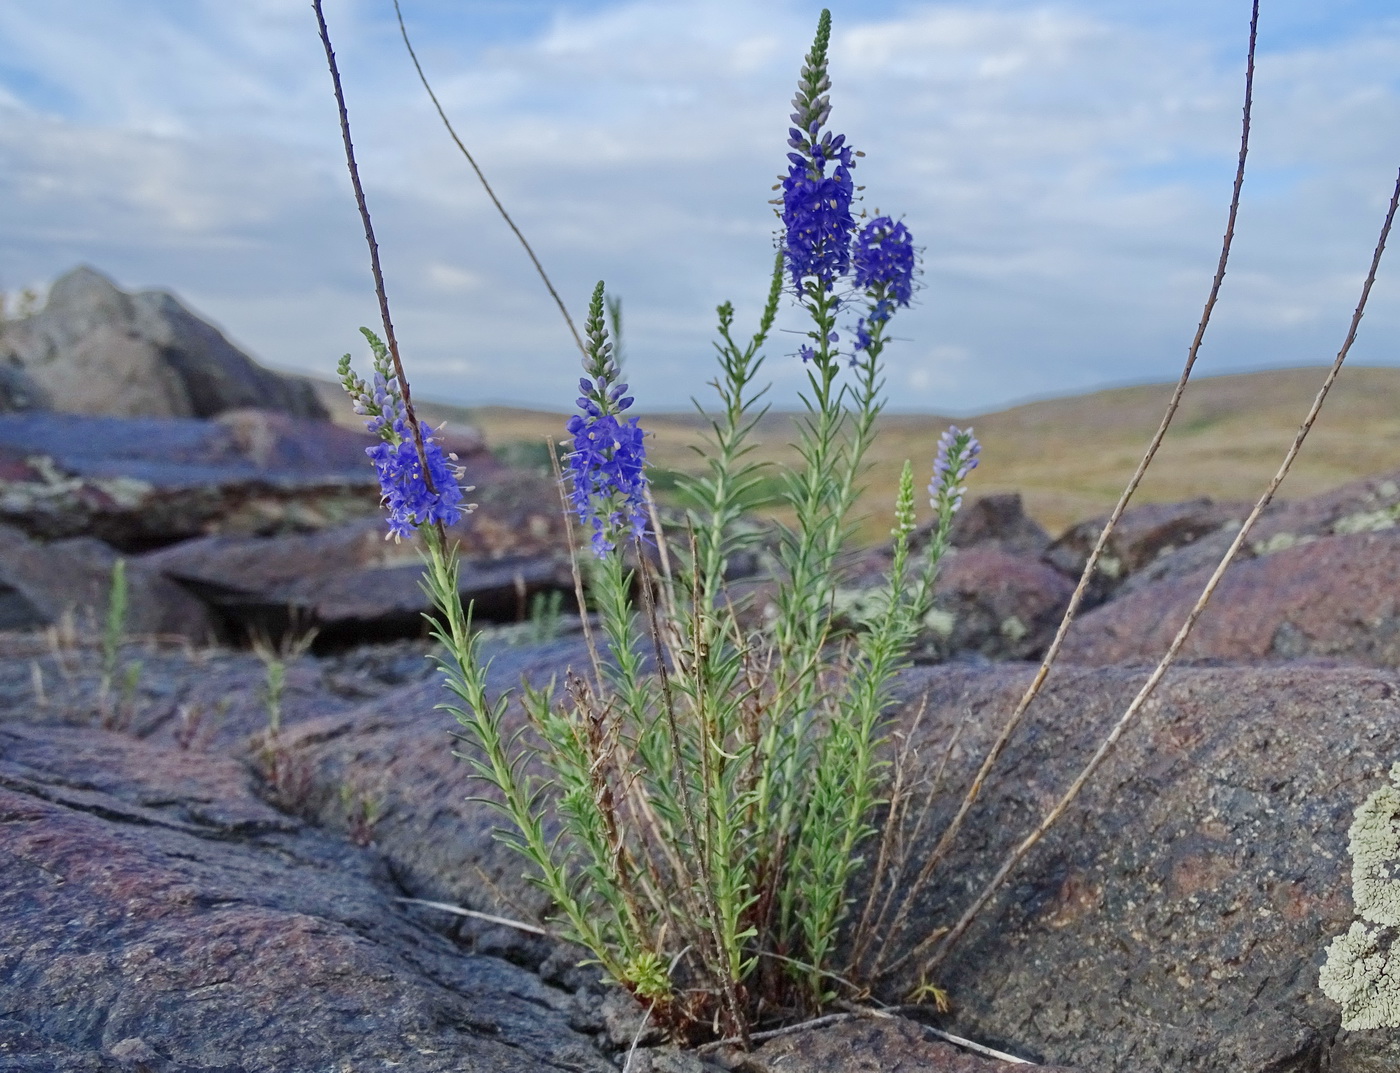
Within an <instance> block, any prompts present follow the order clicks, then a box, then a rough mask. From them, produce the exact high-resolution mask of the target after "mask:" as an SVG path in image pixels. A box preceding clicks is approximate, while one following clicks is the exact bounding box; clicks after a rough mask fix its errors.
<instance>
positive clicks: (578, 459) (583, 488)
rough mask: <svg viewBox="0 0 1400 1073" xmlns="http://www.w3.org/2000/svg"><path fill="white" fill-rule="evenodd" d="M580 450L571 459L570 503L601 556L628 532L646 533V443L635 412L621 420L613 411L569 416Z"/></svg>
mask: <svg viewBox="0 0 1400 1073" xmlns="http://www.w3.org/2000/svg"><path fill="white" fill-rule="evenodd" d="M567 427H568V431H569V434H570V435H571V436H573V444H574V449H573V451H571V452H570V453H569V455H568V456H567V457H566V459H565V462H566V465H567V469H568V475H569V484H570V487H569V502H570V504H571V505H572V506H573V508H574V510H575V511H576V512H577V513H578V516H579V520H580V521H581V522H582V523H583V524H584V525H585V526H587V527H589V528H591V529H592V531H593V532H592V543H593V552H594V554H596V555H597V556H598V557H599V558H602V557H603V556H605V555H606V554H607V553H608V552H610V551H612V549H613V548H614V547H615V545H616V542H617V539H618V537H619V536H621V535H622V534H624V533H629V534H630V535H632V536H636V537H640V536H643V535H644V534H645V532H646V523H645V521H644V518H645V511H646V498H645V497H646V486H647V478H646V448H645V445H644V443H643V435H644V434H643V432H642V430H641V428H640V427H638V425H637V419H636V418H635V417H633V418H630V419H629V420H627V421H625V422H624V421H619V420H618V419H617V417H616V416H615V415H613V414H578V415H575V416H574V417H571V418H569V423H568V426H567Z"/></svg>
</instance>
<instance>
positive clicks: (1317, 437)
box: [326, 367, 1400, 541]
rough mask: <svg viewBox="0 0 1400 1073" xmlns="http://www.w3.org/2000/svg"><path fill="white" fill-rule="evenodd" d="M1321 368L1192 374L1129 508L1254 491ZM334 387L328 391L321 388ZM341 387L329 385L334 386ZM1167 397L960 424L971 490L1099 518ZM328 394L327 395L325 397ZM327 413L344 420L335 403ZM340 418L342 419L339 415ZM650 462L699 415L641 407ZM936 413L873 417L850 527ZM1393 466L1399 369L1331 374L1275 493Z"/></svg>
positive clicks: (788, 439) (696, 439) (558, 423)
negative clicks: (970, 437) (973, 459)
mask: <svg viewBox="0 0 1400 1073" xmlns="http://www.w3.org/2000/svg"><path fill="white" fill-rule="evenodd" d="M1322 377H1323V371H1322V370H1321V369H1311V368H1309V369H1286V370H1280V371H1274V372H1263V373H1246V374H1242V375H1238V376H1222V377H1213V378H1208V379H1202V380H1198V381H1195V382H1193V383H1192V385H1191V386H1190V387H1189V388H1188V389H1187V392H1186V396H1185V399H1184V400H1183V402H1182V406H1181V410H1180V412H1179V413H1178V415H1177V419H1176V422H1175V423H1174V425H1173V427H1172V431H1171V432H1170V433H1168V435H1167V439H1166V441H1165V443H1164V444H1163V446H1162V450H1161V453H1160V454H1159V456H1158V458H1157V461H1156V463H1155V464H1154V465H1153V468H1152V470H1150V471H1149V473H1148V475H1147V478H1146V479H1145V481H1144V482H1143V485H1142V489H1141V491H1140V492H1139V494H1138V498H1137V500H1136V502H1139V503H1149V502H1171V501H1175V500H1180V499H1189V498H1191V497H1193V496H1200V495H1206V496H1211V497H1212V498H1215V499H1224V500H1229V499H1253V498H1254V497H1255V496H1256V495H1258V493H1259V490H1260V489H1261V488H1262V487H1263V486H1264V485H1265V484H1266V483H1267V482H1268V480H1269V478H1270V477H1271V476H1272V475H1273V472H1274V470H1275V469H1276V468H1277V466H1278V460H1279V458H1280V457H1281V456H1282V454H1283V452H1284V450H1285V448H1286V447H1287V445H1288V444H1289V443H1290V442H1291V441H1292V438H1293V434H1294V432H1295V431H1296V429H1297V425H1298V422H1299V420H1301V418H1302V416H1303V415H1304V413H1305V412H1306V411H1307V408H1308V405H1309V404H1310V403H1311V401H1312V398H1313V395H1314V394H1315V393H1316V391H1317V388H1318V385H1319V384H1320V383H1321V382H1322ZM332 386H333V385H326V387H327V389H330V388H331V387H332ZM334 390H335V391H337V392H338V391H339V388H335V389H334ZM1170 394H1171V388H1170V386H1169V385H1165V384H1160V385H1159V384H1152V385H1147V386H1143V387H1130V388H1115V389H1112V390H1109V391H1099V392H1094V393H1092V394H1089V395H1077V396H1074V397H1071V398H1064V399H1050V400H1047V401H1043V402H1033V403H1027V404H1026V405H1024V406H1016V407H1013V408H1012V409H1009V410H1000V411H997V412H995V413H990V414H983V415H980V416H977V417H972V418H964V419H959V420H958V421H957V423H958V424H961V425H964V426H966V425H969V424H971V425H974V426H975V427H976V429H977V435H978V438H979V439H980V440H981V441H982V445H983V447H982V459H983V461H982V465H981V467H980V468H979V469H978V470H977V471H976V473H975V474H973V477H972V492H973V494H985V493H988V492H1002V491H1007V492H1020V493H1021V494H1022V496H1023V497H1024V498H1025V502H1026V506H1027V509H1028V510H1029V512H1030V513H1031V514H1032V515H1033V516H1035V517H1036V519H1037V520H1039V521H1040V522H1041V524H1042V525H1044V526H1045V527H1046V528H1047V529H1049V530H1050V531H1051V532H1052V533H1055V532H1059V531H1060V530H1062V529H1064V528H1065V527H1067V526H1069V525H1071V524H1073V523H1074V522H1077V521H1081V520H1083V519H1085V518H1088V517H1092V516H1094V515H1096V514H1102V513H1107V511H1108V510H1109V509H1110V508H1111V507H1112V505H1113V502H1114V500H1115V499H1116V498H1117V496H1118V494H1119V492H1120V491H1121V490H1122V487H1123V484H1124V483H1125V482H1126V481H1127V479H1128V477H1129V476H1130V475H1131V473H1132V471H1133V467H1134V466H1135V465H1136V464H1137V461H1138V458H1139V457H1140V456H1141V453H1142V450H1143V447H1144V446H1145V445H1146V443H1147V441H1148V439H1149V438H1150V437H1151V435H1152V433H1153V431H1154V430H1155V429H1156V426H1157V422H1158V420H1159V419H1160V417H1161V413H1162V409H1163V407H1165V405H1166V401H1167V399H1168V397H1169V396H1170ZM326 398H327V401H328V402H330V400H331V395H330V394H329V392H328V393H327V395H326ZM332 405H333V406H334V407H335V408H334V410H333V412H335V413H336V414H337V417H338V418H340V417H341V415H342V414H344V416H345V417H346V418H351V417H353V415H350V414H349V413H348V408H347V407H345V406H344V404H343V403H342V402H340V401H339V400H337V401H336V402H334V403H332ZM420 410H421V412H422V413H423V415H424V417H425V419H426V420H428V421H430V422H432V423H433V424H437V423H439V422H441V421H448V422H450V423H469V424H473V425H475V426H476V427H478V428H479V429H481V431H482V432H483V433H484V434H485V436H486V438H487V441H488V442H489V443H490V444H491V445H492V446H493V447H495V446H500V445H502V444H505V443H509V442H511V441H533V442H536V443H538V442H541V441H542V440H543V439H545V438H546V437H550V438H554V439H556V440H557V439H558V438H559V437H560V436H562V434H563V424H564V421H565V417H564V416H563V415H561V414H557V413H546V412H542V411H536V410H523V409H514V408H510V407H501V406H485V407H476V408H462V407H455V406H444V405H439V404H433V403H423V404H421V405H420ZM347 423H348V422H347ZM641 423H642V426H643V427H644V428H646V429H647V431H648V432H649V433H651V436H652V439H651V441H650V444H649V452H650V457H651V459H652V461H653V463H654V464H655V465H657V466H660V467H663V468H665V469H673V470H680V471H684V472H695V471H697V470H698V469H699V467H700V464H701V463H700V460H699V456H698V455H697V454H696V453H695V451H694V450H693V448H695V447H697V446H700V445H701V444H702V443H703V440H702V433H703V429H704V423H703V421H702V419H701V418H699V417H698V416H697V415H694V414H647V415H643V416H642V418H641ZM949 423H950V420H949V419H948V418H945V417H939V416H934V415H926V414H918V415H913V414H896V415H889V416H886V417H884V418H883V419H882V420H881V422H880V426H879V429H880V431H879V435H878V436H877V438H876V441H875V445H874V447H873V449H872V452H871V458H870V462H871V469H870V478H869V490H868V491H867V493H866V496H865V498H864V499H863V500H862V504H861V508H862V509H863V510H864V511H866V512H867V514H868V517H867V519H866V522H865V524H864V525H863V527H862V531H861V535H862V536H863V537H864V538H865V539H867V540H871V541H874V540H880V539H883V537H884V536H885V531H886V529H887V528H888V525H889V521H888V516H889V512H890V506H891V505H892V504H893V502H894V492H895V484H896V481H897V479H898V476H899V469H900V466H901V465H902V464H903V462H904V459H905V458H911V459H913V460H914V462H915V464H916V466H921V467H927V466H929V465H930V464H931V463H932V459H933V452H934V449H935V445H936V442H937V439H938V435H939V433H940V432H941V431H942V430H943V428H945V427H946V426H947V425H948V424H949ZM755 440H756V442H757V443H758V444H759V450H758V457H760V458H762V459H763V460H765V461H769V462H771V463H772V464H773V466H774V467H775V470H776V469H777V468H779V467H783V466H790V465H793V464H794V463H795V462H796V461H797V456H796V452H795V451H794V450H793V448H792V447H791V444H792V442H793V440H794V430H793V425H792V416H791V415H788V414H773V415H770V416H769V417H768V418H767V419H766V420H765V421H764V422H763V424H762V425H761V426H760V427H759V429H758V430H757V432H756V436H755ZM1396 469H1400V369H1390V368H1359V367H1358V368H1352V369H1347V370H1344V371H1343V372H1342V375H1341V379H1340V380H1339V381H1338V383H1337V386H1336V388H1335V389H1334V390H1333V392H1332V396H1331V398H1330V399H1329V402H1328V407H1327V409H1326V410H1325V411H1324V412H1323V416H1322V418H1321V420H1320V421H1319V422H1318V426H1317V428H1316V429H1315V430H1314V432H1313V434H1312V437H1311V438H1310V439H1309V441H1308V444H1307V446H1306V447H1305V448H1304V450H1303V453H1302V455H1301V456H1300V457H1299V459H1298V463H1297V465H1296V466H1295V467H1294V470H1293V472H1292V474H1291V475H1290V477H1289V479H1288V483H1287V484H1285V485H1284V488H1283V491H1284V493H1285V494H1286V496H1288V497H1291V498H1304V497H1306V496H1310V495H1315V494H1317V493H1319V492H1322V491H1325V490H1327V489H1329V488H1334V487H1336V486H1337V485H1340V484H1344V483H1346V482H1348V481H1351V480H1355V479H1357V478H1359V477H1365V476H1369V475H1373V474H1377V473H1384V472H1388V471H1393V470H1396Z"/></svg>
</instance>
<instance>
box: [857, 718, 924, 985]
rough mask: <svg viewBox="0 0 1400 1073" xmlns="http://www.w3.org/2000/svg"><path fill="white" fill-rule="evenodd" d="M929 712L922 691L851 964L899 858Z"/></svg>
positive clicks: (865, 943)
mask: <svg viewBox="0 0 1400 1073" xmlns="http://www.w3.org/2000/svg"><path fill="white" fill-rule="evenodd" d="M927 713H928V693H927V692H925V693H924V695H923V697H922V698H921V699H920V701H919V710H918V711H917V712H916V713H915V715H914V721H913V723H912V724H911V725H910V727H909V729H908V731H907V732H906V733H905V735H904V741H903V742H902V743H901V745H900V748H899V750H898V752H897V753H896V754H895V760H894V779H893V781H892V783H891V784H890V802H889V811H888V812H886V814H885V822H884V824H883V826H882V829H881V831H880V849H879V852H878V853H877V854H876V856H875V867H874V870H873V871H872V872H871V874H870V890H869V892H868V893H867V894H866V896H865V905H864V906H863V907H862V908H861V913H860V922H859V923H858V924H857V925H856V929H855V940H854V942H853V944H852V946H853V947H854V949H853V952H852V954H851V965H852V966H857V965H859V964H860V963H861V962H862V961H864V960H865V951H866V950H867V949H868V947H869V945H870V940H871V938H872V937H873V936H872V933H871V930H870V924H871V915H872V914H873V913H874V911H875V902H876V901H877V899H878V897H879V894H880V891H881V889H882V888H883V887H884V885H885V883H886V882H887V881H888V880H889V879H890V869H891V867H892V865H891V863H890V862H891V859H892V858H893V859H896V860H897V859H898V855H899V851H900V848H901V847H900V843H901V842H902V841H903V838H902V835H903V831H902V828H903V825H904V813H905V812H906V811H907V810H908V803H909V799H910V797H911V795H912V791H911V790H909V789H908V788H907V787H906V786H905V782H906V780H907V779H908V778H909V773H910V771H912V770H913V766H914V761H915V760H916V759H917V754H916V753H915V752H914V736H915V734H917V733H918V729H919V724H920V723H922V722H923V721H924V716H925V715H926V714H927Z"/></svg>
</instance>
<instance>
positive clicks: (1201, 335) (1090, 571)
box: [889, 0, 1259, 971]
mask: <svg viewBox="0 0 1400 1073" xmlns="http://www.w3.org/2000/svg"><path fill="white" fill-rule="evenodd" d="M1258 28H1259V0H1254V7H1253V13H1252V15H1251V17H1250V22H1249V54H1248V57H1247V59H1246V61H1245V78H1244V119H1243V122H1242V124H1241V129H1240V153H1239V162H1238V164H1237V165H1236V168H1235V184H1234V188H1233V192H1232V193H1231V196H1230V212H1229V216H1228V218H1227V219H1226V222H1225V237H1224V239H1223V240H1222V242H1221V245H1220V259H1219V261H1218V262H1217V264H1216V268H1215V276H1214V278H1213V279H1212V280H1211V285H1210V293H1209V294H1208V295H1207V296H1206V304H1205V308H1204V309H1203V310H1202V312H1201V320H1200V323H1199V324H1197V326H1196V334H1195V336H1194V337H1193V338H1192V340H1191V345H1190V347H1189V348H1188V349H1187V352H1186V364H1185V365H1184V367H1183V368H1182V370H1181V376H1180V377H1179V378H1178V379H1177V382H1176V387H1175V389H1174V390H1173V391H1172V396H1171V399H1170V401H1169V402H1168V403H1167V408H1166V411H1165V412H1164V413H1163V414H1162V420H1161V423H1160V424H1159V425H1158V426H1157V431H1156V433H1155V434H1154V435H1153V437H1152V441H1151V443H1149V444H1148V446H1147V450H1146V451H1145V452H1144V453H1143V456H1142V460H1141V461H1140V462H1139V463H1138V467H1137V470H1136V471H1135V472H1134V473H1133V476H1132V478H1131V479H1130V480H1129V481H1128V484H1127V486H1126V487H1125V488H1124V489H1123V494H1122V495H1121V496H1119V498H1118V502H1117V504H1116V505H1115V506H1114V508H1113V512H1112V513H1111V514H1110V515H1109V518H1108V521H1107V522H1106V523H1105V524H1104V527H1103V531H1102V532H1100V533H1099V537H1098V540H1097V541H1095V543H1094V549H1093V551H1091V552H1090V553H1089V559H1088V561H1087V562H1086V563H1085V564H1084V570H1083V572H1082V573H1081V574H1080V576H1079V584H1078V585H1076V586H1075V589H1074V594H1073V595H1072V596H1071V597H1070V601H1069V606H1068V607H1067V608H1066V609H1065V613H1064V617H1063V618H1061V620H1060V625H1059V628H1058V629H1057V630H1056V631H1055V637H1054V639H1053V640H1052V641H1051V642H1050V647H1049V648H1048V649H1046V652H1045V658H1044V659H1043V660H1042V661H1041V664H1040V668H1039V670H1038V671H1037V672H1036V675H1035V678H1033V679H1032V680H1031V684H1030V685H1029V686H1028V687H1027V689H1026V691H1025V693H1024V694H1022V696H1021V699H1020V700H1019V701H1018V702H1017V704H1016V707H1015V709H1014V710H1013V711H1012V713H1011V715H1010V716H1009V717H1008V718H1007V720H1006V723H1005V725H1004V726H1003V727H1002V729H1001V733H1000V734H998V735H997V739H996V741H995V742H993V743H992V747H991V748H990V749H989V750H988V751H987V755H986V757H985V758H984V759H983V761H982V766H981V767H980V768H979V769H978V771H977V774H976V775H975V776H974V777H973V780H972V785H971V786H970V787H969V788H968V791H967V794H966V795H965V796H964V798H963V801H962V804H961V805H960V806H959V807H958V811H957V814H956V815H954V817H953V819H952V820H951V821H950V822H949V824H948V827H947V829H946V830H945V831H944V833H943V836H942V837H941V838H940V839H939V841H938V844H937V845H936V846H935V847H934V850H933V852H932V853H931V854H930V856H929V862H928V864H927V865H926V867H927V868H928V869H929V870H930V871H931V870H932V868H933V867H936V866H937V864H938V863H939V862H940V861H942V859H943V858H944V856H946V854H947V852H948V850H949V848H950V847H951V846H952V843H953V840H954V838H956V837H957V834H958V831H959V830H960V829H961V827H962V824H963V821H964V820H965V819H966V818H967V814H968V812H969V811H970V810H971V809H972V805H973V803H974V802H975V801H976V800H977V798H978V795H979V794H980V793H981V792H982V787H983V785H984V784H985V782H986V780H987V776H988V775H989V774H990V773H991V771H992V769H993V768H994V767H995V766H996V763H997V761H998V760H1000V759H1001V755H1002V753H1003V752H1004V751H1005V750H1006V746H1007V743H1008V742H1009V741H1010V740H1011V736H1012V735H1013V734H1014V733H1015V732H1016V728H1017V727H1019V726H1020V725H1021V720H1022V719H1023V718H1024V717H1025V714H1026V711H1027V709H1029V708H1030V706H1031V703H1032V702H1033V701H1034V700H1035V698H1036V697H1037V696H1038V695H1039V693H1040V690H1041V687H1042V686H1044V684H1045V680H1046V678H1047V677H1049V674H1050V669H1051V668H1052V667H1053V666H1054V665H1055V660H1056V659H1057V658H1058V657H1059V654H1060V648H1061V647H1062V646H1063V644H1064V640H1065V636H1066V635H1067V634H1068V633H1069V628H1070V625H1071V624H1072V623H1073V622H1074V617H1075V614H1076V613H1077V612H1078V610H1079V606H1080V604H1081V603H1082V602H1083V600H1084V594H1085V593H1086V592H1087V591H1088V588H1089V581H1090V579H1091V578H1092V577H1093V575H1094V571H1095V570H1096V569H1097V568H1098V564H1099V560H1100V559H1101V558H1102V557H1103V553H1104V549H1105V548H1107V546H1108V541H1109V538H1110V537H1111V536H1112V535H1113V531H1114V530H1115V529H1116V528H1117V526H1118V522H1119V519H1121V518H1122V517H1123V512H1124V511H1125V510H1127V508H1128V503H1129V502H1130V501H1131V500H1132V498H1133V495H1134V494H1135V493H1136V492H1137V489H1138V485H1140V484H1141V483H1142V478H1143V476H1144V474H1146V472H1147V469H1148V467H1149V466H1150V465H1151V464H1152V460H1153V459H1154V458H1156V456H1157V450H1158V448H1160V447H1161V445H1162V440H1163V439H1164V438H1165V437H1166V434H1167V429H1168V428H1169V427H1170V426H1171V423H1172V419H1173V418H1174V417H1175V416H1176V411H1177V408H1178V407H1179V406H1180V404H1181V398H1182V395H1183V394H1184V393H1185V391H1186V384H1187V382H1188V381H1189V380H1190V379H1191V370H1192V369H1193V368H1194V367H1195V364H1196V357H1197V355H1198V354H1199V353H1200V349H1201V344H1202V342H1203V341H1204V340H1205V335H1206V328H1207V326H1208V325H1209V324H1210V318H1211V314H1212V312H1214V310H1215V303H1216V300H1217V299H1218V298H1219V295H1220V288H1221V285H1222V284H1223V283H1224V281H1225V266H1226V264H1227V263H1228V262H1229V259H1230V247H1231V245H1232V244H1233V243H1234V238H1235V221H1236V219H1237V217H1238V216H1239V208H1240V191H1241V189H1242V188H1243V186H1244V168H1245V160H1246V159H1247V157H1248V156H1249V123H1250V113H1251V111H1252V109H1253V104H1254V51H1255V42H1256V40H1257V36H1258ZM900 960H901V961H902V960H903V959H900ZM898 964H899V962H896V963H895V964H892V965H891V966H890V970H889V971H893V970H894V968H895V967H897V965H898Z"/></svg>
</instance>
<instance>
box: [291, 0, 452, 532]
mask: <svg viewBox="0 0 1400 1073" xmlns="http://www.w3.org/2000/svg"><path fill="white" fill-rule="evenodd" d="M311 7H312V9H313V10H314V11H315V12H316V25H317V27H318V28H319V29H320V31H321V44H322V45H324V46H325V48H326V65H327V66H328V67H330V71H331V85H332V86H333V87H334V88H335V105H336V108H337V110H338V111H339V113H340V136H341V139H342V140H343V141H344V142H345V164H346V166H347V167H348V168H349V169H350V184H351V185H352V186H353V187H354V188H355V204H356V205H357V206H358V207H359V210H360V219H361V221H363V223H364V225H365V242H367V243H368V244H369V267H370V271H371V272H372V273H373V274H374V293H375V296H376V297H377V298H378V299H379V316H380V319H381V320H382V321H383V322H384V344H385V346H387V347H388V348H389V357H390V358H391V359H393V362H394V375H395V376H396V377H397V378H398V381H399V392H400V394H401V395H402V396H403V409H404V415H405V416H406V417H407V418H408V426H409V428H411V429H412V430H413V444H414V446H415V447H417V448H418V461H419V464H420V465H421V466H422V467H423V484H424V486H425V487H426V488H427V489H428V491H429V492H431V493H432V494H433V495H437V489H436V488H435V487H434V486H433V474H432V471H431V470H430V469H429V468H428V450H427V447H426V446H425V445H424V443H423V427H422V426H421V425H420V424H419V423H418V415H417V413H415V412H414V409H413V398H412V396H411V395H410V393H409V389H408V377H407V376H406V375H404V371H403V362H402V361H400V360H399V343H398V339H397V338H396V337H395V336H394V322H393V319H392V318H391V317H390V316H389V295H388V292H387V291H386V290H385V289H384V272H383V270H382V269H381V268H380V266H379V243H377V242H376V241H375V240H374V224H373V223H372V222H371V221H370V218H369V205H368V204H367V203H366V201H365V189H364V186H362V185H361V183H360V168H359V165H357V164H356V163H355V143H354V142H352V141H351V140H350V113H349V112H347V111H346V109H345V93H344V91H343V90H342V89H341V86H340V69H339V68H338V67H337V66H336V62H335V50H334V49H332V48H331V34H330V30H328V29H327V28H326V17H325V15H324V14H323V13H322V11H321V0H311ZM439 526H440V523H439Z"/></svg>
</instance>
